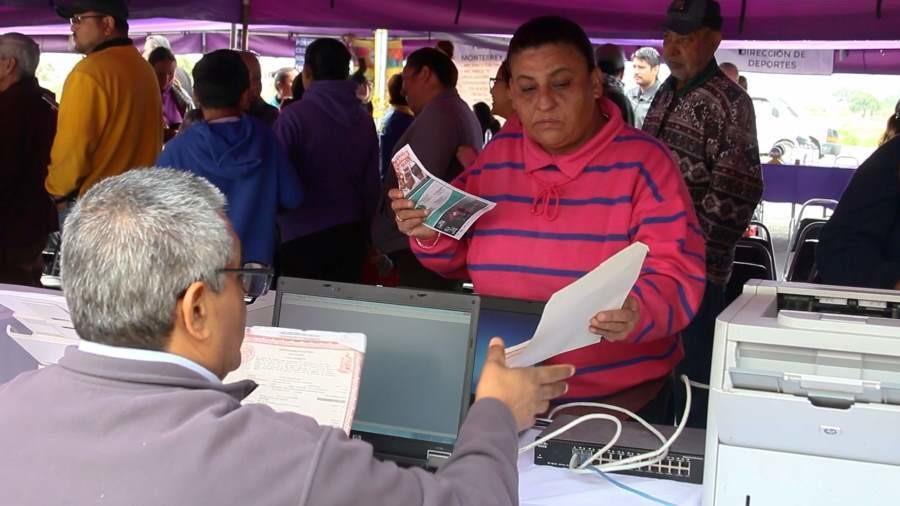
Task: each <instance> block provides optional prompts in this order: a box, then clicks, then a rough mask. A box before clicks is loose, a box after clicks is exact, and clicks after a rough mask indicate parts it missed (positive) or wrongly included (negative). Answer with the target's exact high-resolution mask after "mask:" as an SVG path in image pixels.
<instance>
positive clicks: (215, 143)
mask: <svg viewBox="0 0 900 506" xmlns="http://www.w3.org/2000/svg"><path fill="white" fill-rule="evenodd" d="M157 165H158V166H160V167H172V168H175V169H180V170H186V171H190V172H193V173H194V174H197V175H198V176H203V177H205V178H206V179H208V180H209V181H210V182H211V183H212V184H214V185H216V187H218V188H219V190H221V191H222V193H224V194H225V197H226V198H227V199H228V207H227V211H228V219H229V220H231V225H232V226H233V227H234V231H235V233H237V235H238V237H239V238H240V239H241V243H242V246H243V259H242V262H244V263H246V262H259V263H262V264H266V265H272V257H273V256H274V254H275V243H276V226H277V219H278V212H279V210H280V209H294V208H296V207H297V206H299V205H300V202H301V201H302V200H303V192H302V191H301V188H300V181H299V179H298V178H297V173H296V172H295V171H294V168H293V166H292V165H291V162H290V161H289V160H288V158H287V155H286V154H285V153H284V148H282V146H281V144H279V142H278V139H276V138H275V135H274V134H273V133H272V129H271V128H269V127H267V126H266V125H265V124H263V123H261V122H260V121H259V120H257V119H254V118H251V117H250V116H246V115H244V116H241V117H240V118H234V121H230V120H227V121H225V122H216V123H207V122H205V121H201V122H198V123H195V124H194V125H192V126H191V127H190V128H188V129H187V130H185V131H184V132H182V133H181V134H179V135H178V136H177V137H175V138H174V139H172V140H171V141H169V143H168V144H166V147H165V150H163V152H162V154H161V155H160V157H159V161H157Z"/></svg>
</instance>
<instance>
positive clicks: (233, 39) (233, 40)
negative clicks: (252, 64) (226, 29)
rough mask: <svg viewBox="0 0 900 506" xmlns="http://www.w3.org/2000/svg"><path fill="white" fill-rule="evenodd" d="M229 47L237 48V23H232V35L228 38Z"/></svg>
mask: <svg viewBox="0 0 900 506" xmlns="http://www.w3.org/2000/svg"><path fill="white" fill-rule="evenodd" d="M228 47H230V48H231V49H235V48H236V47H237V25H236V24H234V23H231V37H229V39H228Z"/></svg>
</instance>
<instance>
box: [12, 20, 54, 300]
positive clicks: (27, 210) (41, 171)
mask: <svg viewBox="0 0 900 506" xmlns="http://www.w3.org/2000/svg"><path fill="white" fill-rule="evenodd" d="M39 59H40V49H39V48H38V45H37V44H36V43H35V42H34V41H33V40H31V39H30V38H29V37H26V36H25V35H22V34H19V33H7V34H4V35H0V118H3V121H0V283H12V284H18V285H31V286H41V285H40V282H41V271H42V270H43V261H42V257H41V252H42V251H43V249H44V246H45V245H46V244H47V237H48V235H49V234H50V232H53V231H55V230H57V229H58V225H57V218H56V207H55V206H54V205H53V201H52V200H51V199H50V195H48V194H47V190H45V189H44V179H46V177H47V165H48V164H49V163H50V147H51V146H52V145H53V137H54V136H55V135H56V115H57V105H56V102H55V101H54V98H53V94H52V93H50V92H49V91H47V90H45V89H43V88H41V87H40V86H39V85H38V82H37V79H35V77H34V71H35V69H37V65H38V60H39Z"/></svg>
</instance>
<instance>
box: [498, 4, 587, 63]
mask: <svg viewBox="0 0 900 506" xmlns="http://www.w3.org/2000/svg"><path fill="white" fill-rule="evenodd" d="M549 44H568V45H570V46H572V47H574V48H575V49H577V50H578V53H579V54H581V56H583V57H584V63H585V65H587V68H588V71H592V70H594V68H596V66H597V65H596V63H595V62H594V49H593V46H591V39H589V38H588V36H587V34H586V33H585V32H584V30H583V29H582V28H581V26H579V25H578V23H575V22H574V21H571V20H569V19H566V18H563V17H560V16H541V17H538V18H534V19H532V20H531V21H528V22H526V23H525V24H524V25H522V26H520V27H519V28H518V29H517V30H516V33H515V34H514V35H513V38H512V40H511V41H510V42H509V50H508V51H507V55H506V59H507V61H510V60H512V57H513V56H515V55H517V54H519V53H521V52H522V51H524V50H526V49H532V48H536V47H541V46H546V45H549Z"/></svg>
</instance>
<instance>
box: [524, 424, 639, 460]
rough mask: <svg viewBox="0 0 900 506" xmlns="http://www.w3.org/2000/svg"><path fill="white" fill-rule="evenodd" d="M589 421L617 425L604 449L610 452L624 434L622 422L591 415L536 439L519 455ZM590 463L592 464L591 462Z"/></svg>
mask: <svg viewBox="0 0 900 506" xmlns="http://www.w3.org/2000/svg"><path fill="white" fill-rule="evenodd" d="M588 420H609V421H611V422H613V423H614V424H616V434H615V437H613V438H612V439H611V440H610V443H609V444H607V446H606V447H604V448H603V449H602V450H603V452H606V451H608V450H609V449H610V448H612V447H613V445H615V444H616V441H618V439H619V436H620V435H621V434H622V422H620V421H619V419H618V418H616V417H614V416H612V415H607V414H604V413H591V414H589V415H584V416H581V417H578V418H576V419H575V420H572V421H571V422H569V423H567V424H566V425H564V426H562V427H560V428H559V429H557V430H555V431H553V432H551V433H550V434H547V435H546V436H544V437H542V438H540V439H536V440H535V441H534V442H533V443H531V444H527V445H525V446H523V447H521V448H519V453H525V452H527V451H529V450H531V449H532V448H534V447H536V446H540V445H542V444H544V443H546V442H547V441H550V440H551V439H553V438H555V437H558V436H559V435H561V434H563V433H565V432H566V431H568V430H569V429H571V428H572V427H575V426H576V425H580V424H582V423H584V422H586V421H588ZM591 460H593V459H591ZM588 462H590V460H589V461H588Z"/></svg>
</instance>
